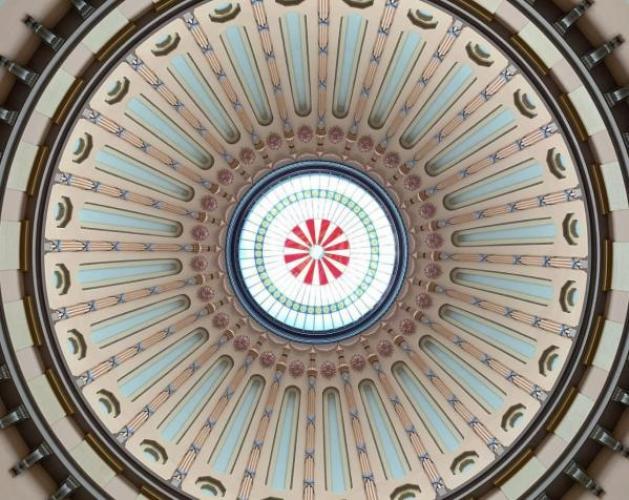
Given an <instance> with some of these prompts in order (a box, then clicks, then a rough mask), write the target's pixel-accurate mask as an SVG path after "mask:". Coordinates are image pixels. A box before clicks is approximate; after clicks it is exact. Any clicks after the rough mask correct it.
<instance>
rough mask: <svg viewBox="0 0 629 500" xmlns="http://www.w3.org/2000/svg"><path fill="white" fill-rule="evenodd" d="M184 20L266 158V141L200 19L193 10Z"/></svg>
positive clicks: (251, 138) (245, 127)
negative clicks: (245, 106) (257, 129)
mask: <svg viewBox="0 0 629 500" xmlns="http://www.w3.org/2000/svg"><path fill="white" fill-rule="evenodd" d="M183 20H184V21H185V23H186V27H187V28H188V30H189V31H190V33H191V34H192V36H193V38H194V41H195V42H196V43H197V45H198V46H199V48H200V49H201V52H202V53H203V55H204V56H205V58H206V59H207V61H208V63H209V65H210V68H211V69H212V72H213V73H214V76H215V77H216V79H217V80H218V83H219V85H220V86H221V88H222V89H223V92H224V93H225V96H226V97H227V99H228V100H229V102H230V103H231V105H232V108H233V109H234V111H235V112H236V114H237V115H238V118H239V120H240V123H241V124H242V126H243V128H244V129H245V131H246V132H247V134H248V136H249V139H250V140H251V142H252V143H253V145H254V147H255V148H256V149H257V150H258V151H259V152H260V154H262V156H263V157H264V158H267V157H268V154H267V153H266V148H265V145H264V141H262V139H261V138H260V136H259V134H258V133H257V132H256V130H255V128H254V127H253V122H252V121H251V118H249V115H248V114H247V111H246V110H245V108H244V106H243V105H242V103H241V102H240V99H239V98H238V94H237V93H236V91H235V90H234V87H233V86H232V84H231V82H230V81H229V78H227V75H226V74H225V71H224V70H223V66H222V65H221V62H220V60H219V58H218V56H217V55H216V52H214V48H213V47H212V45H211V44H210V42H209V41H208V39H207V35H206V34H205V32H204V31H203V29H202V28H201V26H200V25H199V21H198V20H197V18H196V17H194V14H192V13H191V12H188V13H186V14H184V15H183Z"/></svg>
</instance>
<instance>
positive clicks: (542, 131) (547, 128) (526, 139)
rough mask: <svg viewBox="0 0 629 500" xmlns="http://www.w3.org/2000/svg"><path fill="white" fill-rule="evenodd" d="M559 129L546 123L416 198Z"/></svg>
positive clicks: (459, 179) (436, 190)
mask: <svg viewBox="0 0 629 500" xmlns="http://www.w3.org/2000/svg"><path fill="white" fill-rule="evenodd" d="M558 130H559V128H558V127H557V125H556V124H555V123H553V122H550V123H547V124H546V125H543V126H541V127H539V128H537V129H536V130H534V131H533V132H530V133H528V134H526V135H525V136H523V137H521V138H520V139H518V140H516V141H514V142H513V143H511V144H509V145H508V146H505V147H502V148H500V149H499V150H498V151H496V152H495V153H493V154H490V155H489V156H487V157H485V158H484V159H482V160H479V161H477V162H475V163H473V164H472V165H470V166H468V167H464V168H463V169H461V170H459V171H458V172H455V173H453V174H450V175H449V176H447V177H446V178H445V179H443V180H442V181H440V182H438V183H437V184H435V185H434V186H432V187H431V188H428V189H425V190H423V191H420V192H419V193H418V194H417V197H416V199H417V200H418V201H425V200H427V199H428V198H430V197H431V196H433V195H434V194H435V193H437V192H440V191H443V190H444V189H446V188H449V187H452V186H454V185H455V184H457V183H458V182H460V181H461V180H462V179H465V178H466V177H469V176H470V175H474V174H476V173H478V172H480V171H481V170H484V169H486V168H489V167H491V166H492V165H495V164H496V163H498V162H499V161H500V160H504V159H506V158H508V157H510V156H512V155H514V154H516V153H518V152H520V151H522V150H524V149H526V148H528V147H530V146H532V145H534V144H537V143H538V142H540V141H543V140H544V139H547V138H548V137H550V136H551V135H553V134H555V133H556V132H557V131H558ZM408 202H409V203H410V204H413V203H415V200H414V199H413V200H409V201H408Z"/></svg>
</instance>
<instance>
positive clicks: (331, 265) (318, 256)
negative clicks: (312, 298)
mask: <svg viewBox="0 0 629 500" xmlns="http://www.w3.org/2000/svg"><path fill="white" fill-rule="evenodd" d="M284 262H285V263H286V265H288V267H289V268H290V272H291V274H292V275H293V276H295V277H296V278H298V279H300V280H303V282H304V283H305V284H306V285H327V284H328V283H329V282H330V281H332V280H335V279H338V278H340V277H341V275H342V274H343V272H344V271H345V269H346V268H347V266H348V264H349V241H348V239H347V236H346V235H345V233H344V232H343V230H342V229H341V228H340V227H339V226H337V225H336V224H334V223H333V222H330V221H329V220H328V219H318V220H315V219H308V220H306V221H305V222H303V223H301V224H298V225H296V226H295V227H294V228H293V229H292V230H291V233H290V234H289V236H288V237H287V238H286V241H285V242H284Z"/></svg>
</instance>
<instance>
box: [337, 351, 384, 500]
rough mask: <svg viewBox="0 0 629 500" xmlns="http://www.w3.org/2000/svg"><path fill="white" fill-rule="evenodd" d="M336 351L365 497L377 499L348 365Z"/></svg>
mask: <svg viewBox="0 0 629 500" xmlns="http://www.w3.org/2000/svg"><path fill="white" fill-rule="evenodd" d="M338 353H339V366H340V367H341V368H340V374H341V380H342V381H343V393H344V394H345V400H346V401H347V407H348V408H349V418H350V422H351V427H352V435H353V437H354V445H355V446H356V452H357V453H358V462H359V464H360V470H361V473H362V482H363V488H364V490H365V498H367V500H378V492H377V488H376V481H375V478H374V475H373V469H372V467H371V461H370V460H369V455H368V454H367V444H366V443H365V438H364V435H363V429H362V425H361V423H360V416H359V412H358V406H357V405H356V398H355V396H354V388H353V384H352V380H351V377H350V375H349V366H348V365H347V364H346V363H345V359H344V355H343V352H342V350H341V349H340V348H339V351H338Z"/></svg>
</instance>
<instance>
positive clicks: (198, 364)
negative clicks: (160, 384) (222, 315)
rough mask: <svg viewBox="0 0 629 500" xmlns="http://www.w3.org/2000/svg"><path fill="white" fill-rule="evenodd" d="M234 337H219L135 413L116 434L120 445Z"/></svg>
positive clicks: (228, 334)
mask: <svg viewBox="0 0 629 500" xmlns="http://www.w3.org/2000/svg"><path fill="white" fill-rule="evenodd" d="M233 336H234V334H233V332H232V331H231V330H226V331H225V332H223V334H222V335H221V337H220V338H219V339H218V340H217V341H216V342H214V343H212V345H210V346H209V347H208V348H207V349H206V350H205V351H203V352H202V353H201V354H199V356H198V357H197V358H196V359H195V360H194V361H193V362H192V363H190V364H189V365H188V366H187V367H186V368H184V369H183V370H182V371H181V372H180V373H179V375H177V376H176V377H175V378H174V379H173V381H172V382H170V383H169V384H168V385H166V387H165V388H164V389H162V390H161V391H160V392H159V393H158V394H157V395H156V396H155V397H154V398H153V399H152V400H151V401H150V402H149V403H148V404H147V405H145V406H144V408H142V410H141V411H140V412H139V413H137V414H136V415H135V416H134V417H133V418H132V419H131V420H130V421H129V423H127V424H126V425H125V426H124V427H123V428H122V429H121V430H120V431H118V432H117V433H116V439H117V440H118V441H119V442H120V443H123V444H124V443H126V442H127V440H128V439H129V438H130V437H131V436H133V435H134V434H135V433H136V432H137V431H138V430H139V429H140V427H142V425H144V424H145V423H146V422H147V421H148V419H149V418H151V416H153V415H154V414H155V413H156V412H157V410H159V408H160V407H161V406H162V405H163V404H164V403H166V401H168V400H169V399H170V398H171V397H172V396H173V395H174V394H175V393H176V392H177V390H178V389H179V388H180V387H181V386H182V385H183V384H184V383H185V382H186V381H187V380H188V379H189V378H190V377H192V375H194V374H195V373H196V372H197V371H199V370H200V369H201V368H203V366H204V365H205V364H206V363H207V362H208V361H209V360H210V359H212V357H213V356H214V354H216V353H217V352H218V351H219V350H220V349H221V348H222V347H223V346H224V345H225V344H226V343H227V342H228V341H229V339H231V338H232V337H233Z"/></svg>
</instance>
